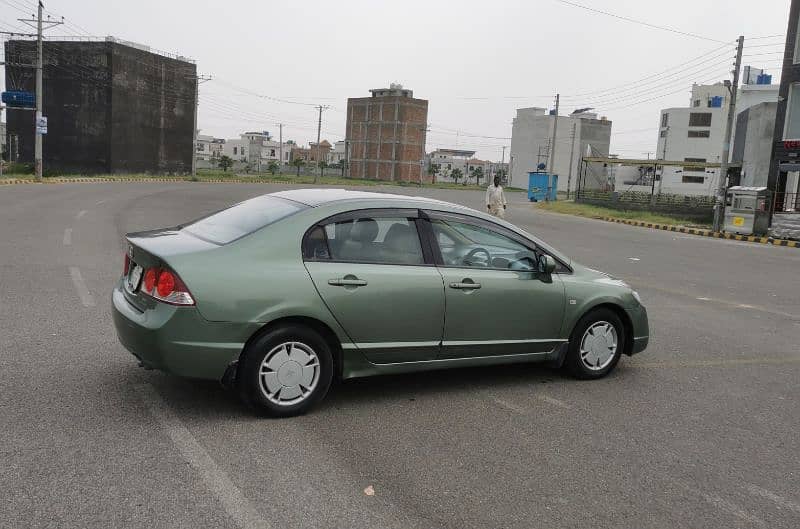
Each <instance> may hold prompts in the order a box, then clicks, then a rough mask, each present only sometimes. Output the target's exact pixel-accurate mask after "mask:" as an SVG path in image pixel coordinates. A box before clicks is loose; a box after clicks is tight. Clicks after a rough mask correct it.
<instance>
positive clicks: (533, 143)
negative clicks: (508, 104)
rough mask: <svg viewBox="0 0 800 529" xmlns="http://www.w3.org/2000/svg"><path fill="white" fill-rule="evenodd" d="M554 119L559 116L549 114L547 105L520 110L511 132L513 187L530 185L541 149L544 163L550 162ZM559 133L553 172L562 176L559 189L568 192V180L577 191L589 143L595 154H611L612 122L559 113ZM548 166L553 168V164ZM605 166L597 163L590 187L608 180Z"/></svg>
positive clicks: (588, 182)
mask: <svg viewBox="0 0 800 529" xmlns="http://www.w3.org/2000/svg"><path fill="white" fill-rule="evenodd" d="M554 122H555V117H554V116H551V115H549V114H548V113H547V111H546V110H545V109H544V108H537V107H534V108H520V109H517V116H516V117H515V118H514V122H513V126H512V132H511V157H512V158H511V162H510V163H511V184H510V185H511V186H514V187H520V188H522V189H527V188H528V173H529V172H531V171H535V170H536V168H537V165H538V163H539V160H540V158H539V156H538V154H539V149H540V148H541V153H542V157H541V163H547V160H548V157H549V154H550V149H549V143H550V141H551V139H552V136H553V125H554ZM573 125H574V126H575V129H574V130H575V136H574V139H573V136H572V134H573ZM556 134H557V138H556V159H555V163H554V164H553V166H552V170H551V171H550V172H552V173H555V174H557V175H558V190H559V191H566V190H567V184H568V183H569V186H570V189H571V190H574V189H575V186H576V181H577V179H578V176H579V173H580V172H581V159H582V157H583V156H585V155H586V152H587V146H589V145H591V146H592V147H593V152H592V154H593V155H603V156H605V155H608V149H609V145H610V143H611V122H610V121H601V120H597V119H591V118H589V117H572V116H559V117H558V130H557V132H556ZM573 147H574V148H573ZM570 153H572V178H571V179H570V178H569V167H570ZM548 169H550V165H549V164H548ZM601 169H602V168H598V167H595V166H593V167H592V168H591V170H590V171H588V172H587V173H588V174H587V179H586V186H587V188H596V187H599V186H600V185H604V184H605V183H606V182H605V175H604V174H603V171H602V170H601Z"/></svg>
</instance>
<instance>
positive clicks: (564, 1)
mask: <svg viewBox="0 0 800 529" xmlns="http://www.w3.org/2000/svg"><path fill="white" fill-rule="evenodd" d="M555 1H556V2H558V3H559V4H565V5H569V6H572V7H578V8H580V9H585V10H587V11H591V12H593V13H598V14H601V15H605V16H609V17H613V18H618V19H620V20H624V21H626V22H631V23H634V24H639V25H641V26H646V27H649V28H653V29H660V30H661V31H669V32H670V33H677V34H678V35H684V36H686V37H692V38H695V39H702V40H708V41H711V42H719V43H723V42H725V41H723V40H718V39H712V38H711V37H705V36H703V35H698V34H696V33H689V32H688V31H681V30H679V29H675V28H671V27H668V26H659V25H658V24H651V23H649V22H644V21H643V20H637V19H635V18H630V17H626V16H622V15H617V14H615V13H610V12H608V11H602V10H600V9H595V8H593V7H589V6H585V5H583V4H578V3H576V2H570V1H568V0H555Z"/></svg>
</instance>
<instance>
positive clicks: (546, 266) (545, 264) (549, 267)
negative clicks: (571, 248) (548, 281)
mask: <svg viewBox="0 0 800 529" xmlns="http://www.w3.org/2000/svg"><path fill="white" fill-rule="evenodd" d="M555 271H556V260H555V259H554V258H553V256H552V255H541V256H540V257H539V273H540V274H547V275H550V274H552V273H553V272H555Z"/></svg>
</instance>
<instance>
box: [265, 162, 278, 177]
mask: <svg viewBox="0 0 800 529" xmlns="http://www.w3.org/2000/svg"><path fill="white" fill-rule="evenodd" d="M267 171H269V172H270V174H271V175H272V176H275V173H276V172H278V162H276V161H275V160H270V161H269V165H267Z"/></svg>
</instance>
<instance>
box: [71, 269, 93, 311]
mask: <svg viewBox="0 0 800 529" xmlns="http://www.w3.org/2000/svg"><path fill="white" fill-rule="evenodd" d="M69 275H70V277H72V283H73V284H74V285H75V290H76V291H77V292H78V297H79V298H81V303H83V306H84V307H94V297H92V294H91V292H89V289H88V288H86V283H85V282H84V281H83V277H82V276H81V271H80V269H79V268H78V267H77V266H70V267H69Z"/></svg>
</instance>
